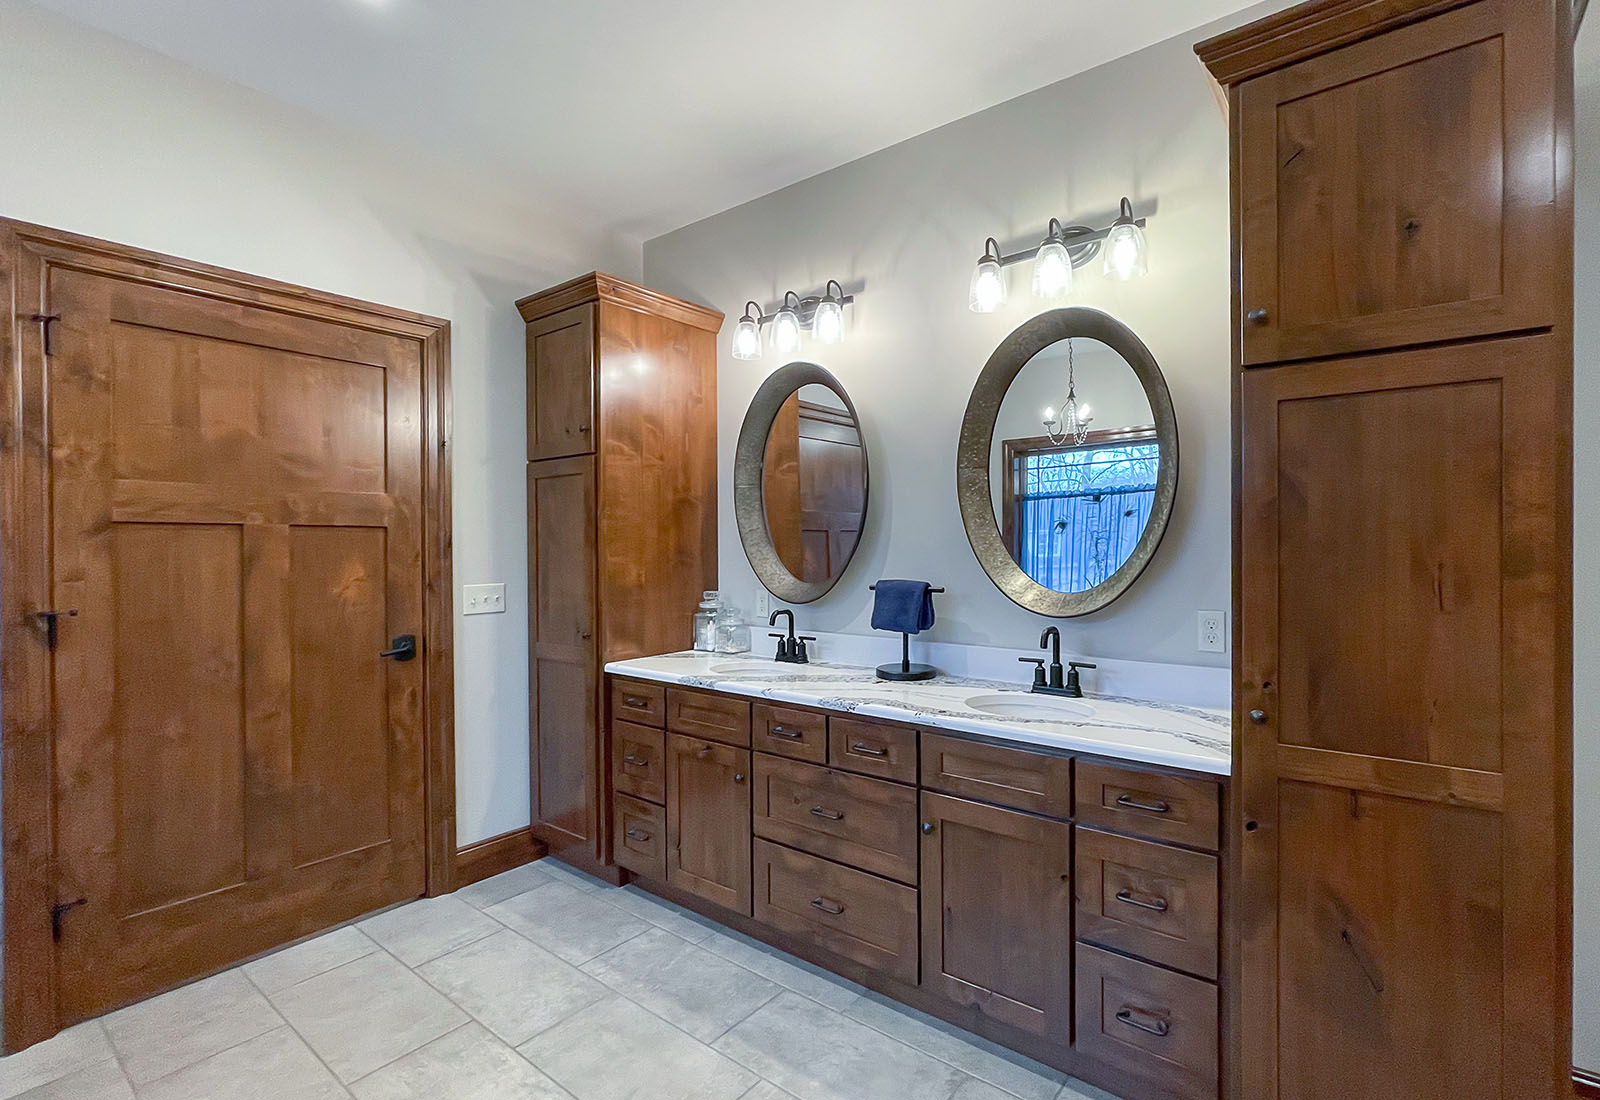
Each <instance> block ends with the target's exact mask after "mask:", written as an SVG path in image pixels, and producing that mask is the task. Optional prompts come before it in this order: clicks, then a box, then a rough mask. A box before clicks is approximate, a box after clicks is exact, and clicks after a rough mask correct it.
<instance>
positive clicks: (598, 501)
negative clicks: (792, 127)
mask: <svg viewBox="0 0 1600 1100" xmlns="http://www.w3.org/2000/svg"><path fill="white" fill-rule="evenodd" d="M517 308H518V310H519V311H520V312H521V314H522V317H523V320H524V321H525V322H526V335H527V377H528V407H527V413H528V417H527V422H528V471H527V483H528V587H529V591H528V620H529V621H528V627H529V670H528V671H529V696H530V697H529V715H528V717H529V738H530V741H529V755H530V762H531V769H530V776H529V779H530V784H531V792H530V793H531V801H532V819H533V820H532V829H533V833H534V836H535V837H537V838H538V839H539V840H541V841H542V842H544V843H545V845H546V846H547V847H548V848H549V851H550V854H551V855H554V856H556V857H557V858H559V859H562V860H564V861H566V862H569V863H572V864H574V865H576V866H578V867H581V868H583V869H584V870H586V871H590V872H593V873H595V874H598V875H601V876H604V877H608V878H610V879H612V880H613V881H615V880H617V878H618V877H619V876H618V874H617V872H616V870H615V868H614V867H613V866H612V858H611V857H612V837H611V833H612V825H613V820H612V819H613V814H612V812H611V807H610V806H609V805H608V803H607V796H608V790H607V788H608V783H609V781H610V779H611V776H612V767H611V762H610V760H609V758H608V756H607V745H606V739H605V738H604V737H602V736H601V731H602V722H603V720H604V719H603V715H604V714H605V712H606V704H607V702H608V700H606V699H603V698H602V697H601V694H600V693H601V691H602V676H601V673H600V669H601V667H602V666H603V665H604V663H605V662H606V661H612V660H622V659H626V658H629V657H639V656H643V655H645V654H650V653H663V652H670V651H672V650H675V649H680V648H682V647H683V646H684V645H686V644H687V642H688V639H689V631H690V626H691V620H692V617H693V614H694V610H695V606H696V605H697V603H698V602H699V599H700V594H701V592H702V591H704V590H705V589H708V588H715V587H716V577H717V557H716V546H717V537H716V522H717V504H716V438H717V400H716V363H717V349H716V337H717V331H718V329H719V328H720V327H721V324H722V314H720V313H717V312H716V311H714V310H709V309H706V308H704V307H702V306H697V305H694V304H692V303H689V302H683V301H679V300H678V299H676V298H669V297H667V296H666V295H664V294H659V293H657V292H655V291H653V290H649V289H648V288H645V287H641V286H637V285H635V284H633V283H629V282H626V281H624V280H621V279H617V278H614V277H612V276H609V275H603V274H599V273H593V274H589V275H585V276H583V277H582V278H579V279H574V280H572V281H571V282H567V283H563V284H561V285H560V286H557V287H552V288H551V289H549V290H546V291H543V292H541V293H538V294H534V295H532V296H530V297H527V298H524V299H523V300H522V301H520V302H518V303H517ZM630 692H631V695H632V697H634V698H636V699H638V700H639V703H638V705H637V706H636V707H634V706H630V705H629V704H628V703H627V702H626V700H623V699H611V700H609V703H610V704H611V706H612V708H613V710H614V712H615V713H617V714H619V715H621V716H623V717H626V718H629V719H631V720H633V721H637V722H640V723H642V724H644V725H659V724H660V717H659V708H660V707H662V706H663V705H664V698H663V695H662V692H661V689H660V688H659V687H656V688H654V689H642V688H640V689H630ZM635 793H637V792H635Z"/></svg>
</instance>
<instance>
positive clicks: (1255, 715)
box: [1250, 710, 1267, 726]
mask: <svg viewBox="0 0 1600 1100" xmlns="http://www.w3.org/2000/svg"><path fill="white" fill-rule="evenodd" d="M1250 721H1252V722H1254V723H1255V724H1256V725H1258V726H1264V725H1266V724H1267V712H1266V711H1264V710H1253V711H1251V712H1250Z"/></svg>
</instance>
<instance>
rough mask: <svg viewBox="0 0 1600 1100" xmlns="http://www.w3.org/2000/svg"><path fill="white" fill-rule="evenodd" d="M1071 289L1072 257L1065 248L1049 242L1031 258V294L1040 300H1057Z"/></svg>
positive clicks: (1060, 244) (1054, 241)
mask: <svg viewBox="0 0 1600 1100" xmlns="http://www.w3.org/2000/svg"><path fill="white" fill-rule="evenodd" d="M1071 289H1072V257H1071V256H1069V255H1068V254H1067V246H1066V245H1064V244H1062V243H1061V242H1060V241H1056V240H1049V241H1045V242H1044V244H1042V245H1040V246H1039V253H1038V255H1036V256H1035V257H1034V258H1033V292H1034V294H1036V295H1038V296H1039V297H1040V298H1059V297H1061V296H1062V295H1063V294H1066V293H1067V292H1068V291H1070V290H1071Z"/></svg>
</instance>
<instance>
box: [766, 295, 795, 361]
mask: <svg viewBox="0 0 1600 1100" xmlns="http://www.w3.org/2000/svg"><path fill="white" fill-rule="evenodd" d="M799 347H800V318H799V317H798V316H796V315H795V312H794V310H792V309H790V308H789V307H788V306H785V307H784V308H782V309H780V310H779V311H778V315H777V316H776V317H774V318H773V319H772V350H773V351H775V352H777V353H778V354H779V355H789V354H792V353H793V352H794V351H796V350H797V349H798V348H799Z"/></svg>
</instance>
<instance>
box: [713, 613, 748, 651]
mask: <svg viewBox="0 0 1600 1100" xmlns="http://www.w3.org/2000/svg"><path fill="white" fill-rule="evenodd" d="M716 631H717V652H718V653H749V652H750V624H749V623H747V622H745V621H744V613H743V612H742V611H740V610H739V609H738V608H737V607H734V606H733V605H732V604H727V603H725V604H723V605H722V606H721V607H719V608H717V623H716Z"/></svg>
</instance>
